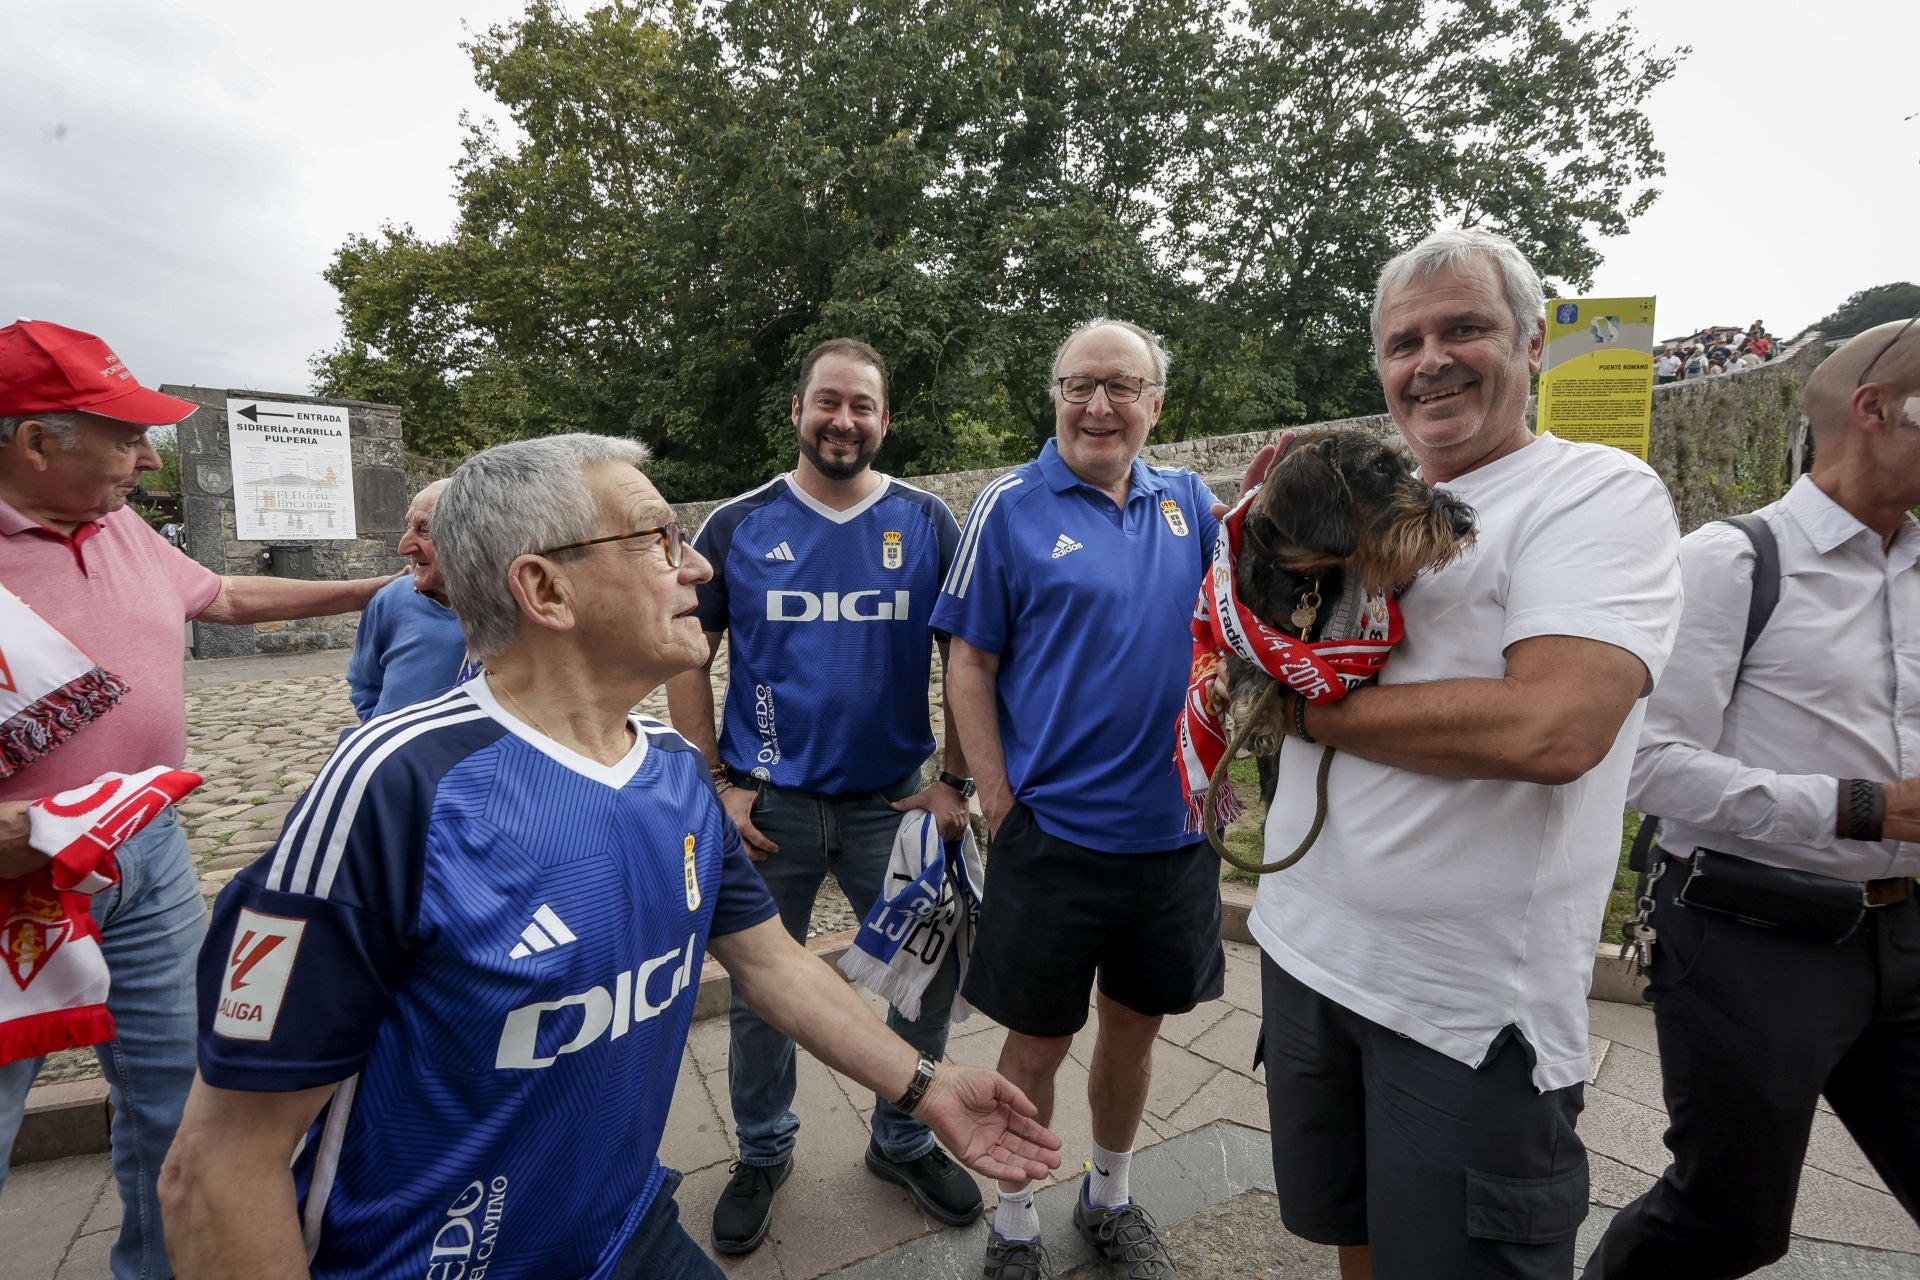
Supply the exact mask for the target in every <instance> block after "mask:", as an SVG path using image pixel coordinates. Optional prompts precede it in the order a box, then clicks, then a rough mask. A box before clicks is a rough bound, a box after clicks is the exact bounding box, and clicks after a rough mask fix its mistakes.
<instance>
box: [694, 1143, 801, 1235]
mask: <svg viewBox="0 0 1920 1280" xmlns="http://www.w3.org/2000/svg"><path fill="white" fill-rule="evenodd" d="M792 1172H793V1161H792V1160H784V1161H782V1162H781V1163H779V1164H736V1165H734V1166H733V1177H732V1178H730V1179H728V1181H727V1189H726V1190H725V1191H722V1192H721V1193H720V1199H719V1201H718V1202H717V1203H716V1204H715V1205H714V1206H713V1247H714V1248H716V1249H718V1250H719V1251H720V1252H721V1253H752V1252H753V1251H754V1250H755V1249H758V1248H759V1247H760V1242H761V1241H762V1240H765V1239H766V1238H767V1227H768V1226H769V1225H771V1224H772V1222H773V1193H774V1192H776V1191H778V1190H779V1189H780V1184H781V1183H783V1182H785V1181H786V1180H787V1175H788V1174H790V1173H792Z"/></svg>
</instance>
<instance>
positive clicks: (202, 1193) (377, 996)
mask: <svg viewBox="0 0 1920 1280" xmlns="http://www.w3.org/2000/svg"><path fill="white" fill-rule="evenodd" d="M645 457H646V453H645V450H644V449H642V448H641V446H639V445H638V444H636V443H634V442H632V441H626V440H609V439H605V438H602V437H597V436H582V435H562V436H549V437H547V438H545V439H540V440H527V441H521V442H519V443H516V444H510V445H502V446H500V447H499V448H496V449H490V450H487V451H486V452H484V453H481V454H479V455H477V456H476V457H474V458H471V459H469V460H468V461H467V462H466V463H465V464H464V465H463V466H462V467H461V468H460V470H459V472H458V473H456V474H455V476H454V478H453V482H452V484H451V485H450V486H449V487H448V489H447V491H446V493H445V495H444V496H443V497H442V498H441V499H440V505H439V508H438V510H437V511H436V513H435V515H434V533H435V538H436V541H437V542H438V544H439V545H438V547H437V550H438V552H439V555H440V561H441V565H442V569H443V572H444V574H445V577H446V581H447V587H448V590H449V593H450V595H451V598H452V600H453V604H454V608H455V610H456V612H457V613H458V614H459V616H460V622H461V626H462V628H463V629H464V631H465V633H466V636H467V639H468V642H469V644H470V645H471V647H472V649H473V651H474V652H475V653H476V654H478V655H479V656H480V657H481V658H482V659H484V660H485V662H486V672H485V674H484V675H481V676H479V677H477V678H475V679H473V680H471V681H468V682H467V683H465V684H463V685H460V686H459V687H457V688H455V689H453V690H451V691H450V692H448V693H446V694H443V695H442V696H440V697H438V698H434V699H430V700H428V701H426V702H423V703H419V704H416V705H414V706H412V707H408V708H406V709H404V710H401V711H397V712H394V713H393V714H391V715H386V716H379V717H376V718H375V719H373V720H372V721H371V722H369V723H368V724H367V725H365V726H364V727H362V728H361V729H359V730H357V731H356V732H354V733H352V734H350V735H348V736H347V737H346V738H345V739H344V740H343V741H342V743H341V745H340V747H339V749H338V750H337V751H336V752H335V753H334V755H333V757H332V759H330V760H329V761H328V762H327V764H326V766H325V767H324V768H323V769H322V771H321V773H320V776H319V777H318V778H317V779H316V780H315V782H314V785H313V786H312V788H310V789H309V790H308V792H307V794H306V796H305V797H304V798H303V799H302V800H301V802H300V804H299V806H298V807H297V808H296V809H295V810H294V812H293V814H292V815H291V816H289V818H288V820H287V825H286V829H285V830H284V831H283V832H282V833H281V836H280V840H279V842H278V843H277V844H276V845H275V847H274V849H273V851H272V853H270V854H268V855H267V856H265V857H263V858H262V859H261V860H260V861H259V862H257V863H255V864H254V865H253V866H251V867H249V868H247V869H246V870H245V871H243V872H242V873H241V874H240V875H239V876H238V877H236V878H235V880H234V881H233V883H232V884H231V885H229V886H228V887H227V889H226V890H225V892H223V893H222V894H221V896H220V900H219V902H218V904H217V905H216V907H215V909H214V916H213V923H212V925H211V927H210V929H209V931H208V940H207V945H206V948H205V949H204V950H203V951H202V953H201V960H200V1055H199V1056H200V1078H199V1079H198V1080H196V1081H195V1083H194V1086H193V1092H192V1094H191V1096H190V1097H189V1099H188V1101H187V1109H186V1116H185V1118H184V1119H183V1120H182V1122H181V1125H180V1133H179V1138H178V1139H177V1140H176V1142H175V1143H174V1146H173V1150H172V1153H171V1154H170V1155H169V1157H168V1161H167V1166H166V1170H165V1172H164V1174H163V1176H162V1180H161V1196H162V1199H163V1202H164V1204H165V1213H166V1217H167V1231H168V1240H167V1243H168V1245H169V1247H170V1250H171V1251H172V1254H173V1257H174V1260H175V1261H176V1262H177V1263H178V1265H179V1270H180V1273H181V1274H182V1275H187V1276H192V1277H194V1280H228V1278H234V1280H238V1278H239V1277H247V1278H249V1280H252V1278H253V1277H261V1276H274V1277H298V1276H306V1275H309V1274H311V1275H313V1276H317V1277H318V1276H325V1277H341V1278H343V1280H344V1278H346V1277H352V1278H353V1280H418V1278H419V1277H423V1276H424V1277H429V1280H479V1278H480V1277H483V1276H484V1277H485V1280H586V1278H589V1277H591V1278H592V1280H609V1278H611V1280H640V1278H641V1277H645V1278H646V1280H685V1278H687V1277H705V1278H707V1280H713V1278H715V1277H718V1276H719V1275H720V1274H721V1273H720V1271H719V1269H718V1268H717V1267H715V1266H714V1265H713V1263H712V1262H711V1261H709V1260H708V1259H707V1258H706V1256H705V1255H704V1254H702V1253H701V1251H700V1250H699V1248H698V1247H697V1246H696V1245H695V1244H694V1243H693V1241H692V1240H691V1239H690V1238H689V1237H688V1236H687V1234H686V1232H685V1231H683V1230H682V1229H681V1228H680V1226H679V1224H678V1222H677V1220H676V1211H675V1208H674V1203H673V1188H674V1185H675V1184H676V1182H677V1181H678V1175H677V1174H674V1173H673V1172H672V1171H671V1170H668V1169H667V1168H665V1167H664V1166H662V1165H661V1163H660V1161H659V1158H658V1155H657V1151H658V1147H659V1143H660V1137H661V1133H662V1131H663V1129H664V1126H665V1124H666V1118H667V1111H668V1107H669V1104H670V1103H671V1101H672V1097H673V1089H674V1081H675V1077H676V1074H677V1071H678V1067H679V1064H680V1057H681V1053H682V1051H683V1048H684V1046H685V1043H686V1037H687V1027H688V1023H689V1021H690V1020H691V1018H692V1013H693V1002H694V994H695V990H696V988H697V987H698V986H699V981H700V965H701V957H702V953H703V951H706V950H711V951H712V953H713V955H714V956H715V957H716V958H717V959H719V960H720V961H721V963H723V964H725V965H726V966H727V968H728V970H729V971H730V973H731V974H732V976H733V979H734V981H735V983H736V984H737V985H738V986H739V988H740V989H742V990H744V991H745V993H746V997H747V999H748V1000H750V1001H752V1002H753V1003H754V1005H755V1006H757V1007H758V1008H759V1009H760V1010H761V1011H762V1012H763V1013H764V1014H765V1015H766V1016H767V1017H768V1018H769V1019H770V1020H771V1021H772V1022H773V1023H774V1024H775V1025H777V1026H780V1027H782V1028H783V1029H785V1030H786V1031H787V1032H789V1033H790V1034H792V1035H793V1036H794V1037H795V1038H796V1039H797V1040H799V1041H800V1042H801V1043H802V1044H804V1045H806V1046H807V1047H808V1048H809V1049H810V1050H811V1051H812V1052H814V1053H816V1054H818V1055H819V1056H820V1057H821V1058H822V1059H823V1060H824V1061H826V1062H827V1063H828V1064H829V1065H830V1066H833V1067H834V1068H835V1069H837V1070H840V1071H842V1072H845V1073H846V1074H848V1075H850V1076H852V1077H853V1078H854V1079H856V1080H859V1081H861V1082H862V1083H864V1084H866V1085H867V1086H869V1087H870V1088H873V1089H875V1090H877V1091H879V1092H880V1093H881V1094H882V1095H883V1096H886V1097H897V1098H898V1099H899V1103H898V1105H899V1107H900V1109H901V1110H902V1111H903V1112H906V1113H910V1114H913V1115H916V1116H918V1117H919V1118H921V1119H922V1120H924V1121H925V1122H926V1123H928V1124H930V1125H931V1126H932V1127H933V1129H934V1131H935V1132H937V1133H938V1134H939V1135H940V1136H941V1138H942V1139H944V1140H945V1141H946V1142H947V1143H948V1144H949V1145H950V1146H951V1147H952V1148H953V1150H954V1151H956V1152H958V1153H960V1155H961V1157H962V1158H963V1159H965V1160H967V1161H968V1163H970V1164H971V1165H973V1167H975V1168H976V1169H979V1170H980V1171H981V1172H983V1173H985V1174H987V1175H988V1176H1007V1175H1008V1174H1013V1175H1015V1176H1024V1175H1026V1174H1044V1172H1045V1170H1046V1169H1047V1168H1048V1167H1049V1164H1055V1165H1057V1164H1058V1159H1057V1157H1055V1156H1054V1155H1053V1153H1052V1151H1051V1150H1048V1148H1049V1147H1051V1146H1056V1145H1057V1140H1055V1139H1053V1138H1052V1137H1051V1135H1049V1134H1047V1133H1046V1131H1045V1130H1044V1129H1042V1128H1041V1127H1040V1126H1039V1125H1038V1124H1037V1123H1036V1122H1035V1121H1033V1120H1032V1119H1031V1115H1032V1111H1033V1107H1032V1104H1031V1103H1028V1102H1027V1101H1026V1100H1025V1099H1024V1098H1022V1097H1021V1096H1020V1095H1019V1094H1018V1093H1017V1092H1016V1091H1015V1090H1013V1089H1012V1088H1011V1087H1010V1086H1009V1085H1007V1083H1006V1082H1005V1081H1004V1080H1002V1079H1000V1078H998V1077H996V1076H994V1075H993V1074H992V1073H990V1072H983V1071H978V1070H973V1069H969V1068H966V1067H963V1066H958V1065H956V1064H952V1063H943V1064H941V1065H940V1066H939V1067H938V1069H937V1070H936V1069H935V1068H934V1066H933V1064H931V1063H929V1062H927V1061H926V1060H925V1059H924V1058H923V1057H922V1056H921V1055H920V1054H919V1053H918V1052H917V1051H916V1050H915V1049H914V1048H912V1047H911V1046H909V1045H907V1044H905V1043H904V1042H902V1041H901V1040H900V1039H899V1038H898V1037H896V1036H894V1035H893V1034H891V1033H890V1032H888V1031H887V1030H886V1028H885V1027H883V1026H882V1025H881V1024H880V1022H879V1021H878V1020H877V1019H876V1018H874V1016H873V1014H872V1013H871V1011H869V1010H868V1009H867V1007H866V1005H865V1003H864V1002H863V1001H861V999H860V998H859V996H858V995H856V994H855V993H854V992H853V991H852V990H851V989H850V988H849V987H848V986H847V985H846V984H845V983H844V982H842V981H841V979H840V977H839V975H838V974H836V973H835V972H834V971H833V970H832V969H830V968H829V967H828V966H827V965H825V964H823V963H822V962H820V961H819V960H818V959H816V958H814V957H812V956H810V955H808V954H807V952H806V950H805V949H804V948H802V947H801V946H799V945H798V944H796V943H795V942H794V941H793V940H792V939H791V938H790V937H788V936H787V933H786V931H785V930H784V929H782V928H781V927H780V926H779V925H778V924H776V923H775V921H774V919H773V916H774V908H773V903H772V901H771V900H770V899H769V897H768V896H767V892H766V889H765V887H764V886H763V885H762V884H761V882H760V878H759V876H757V875H756V874H755V873H754V871H753V868H752V865H751V864H750V863H749V862H748V861H747V858H746V856H745V854H744V853H742V852H741V848H740V842H739V837H738V835H737V833H736V831H735V828H734V825H733V823H732V822H730V821H729V820H728V819H727V817H726V815H725V814H724V813H723V812H722V811H721V808H720V804H719V801H718V800H717V799H716V798H715V796H714V792H713V789H712V787H711V785H710V784H709V780H708V776H707V771H706V769H705V768H704V767H703V766H702V763H701V760H700V756H699V753H698V752H696V751H694V750H693V749H692V748H691V747H689V746H688V745H687V744H686V743H685V742H684V741H682V740H681V739H680V737H679V736H678V735H676V734H675V733H673V732H672V731H671V730H669V729H668V728H667V727H666V726H665V725H662V724H659V723H657V722H653V721H648V720H645V719H643V718H640V717H637V716H633V715H631V714H630V712H629V708H631V707H632V706H633V705H634V704H635V703H637V702H639V701H640V700H641V699H642V698H644V697H645V696H646V695H647V694H648V692H650V691H651V690H652V689H653V688H654V687H655V686H657V685H658V684H659V683H660V682H661V681H662V680H664V679H666V678H667V677H669V676H671V675H673V674H675V673H677V672H679V671H682V670H685V669H687V668H689V667H692V666H695V665H697V664H698V663H700V662H701V661H703V660H704V659H705V657H706V643H705V641H704V639H703V638H702V636H701V629H700V623H699V620H698V618H697V617H696V616H695V611H694V608H695V588H696V587H697V585H698V584H699V583H700V582H701V581H703V580H704V579H705V578H706V576H707V565H706V562H705V561H704V560H703V559H701V557H700V556H699V555H698V554H697V553H695V552H693V551H692V550H691V549H689V548H686V547H685V546H683V544H682V542H681V538H680V530H679V526H678V525H676V524H675V523H674V521H673V513H672V511H671V509H670V508H669V507H668V506H667V504H666V502H665V500H664V499H662V498H661V497H660V495H659V493H658V492H656V491H655V489H654V488H653V485H652V484H651V483H650V482H649V481H648V480H647V478H646V477H645V476H644V475H642V474H641V473H640V471H639V470H638V465H639V464H640V463H641V462H643V461H644V460H645Z"/></svg>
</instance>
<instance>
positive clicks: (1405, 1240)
mask: <svg viewBox="0 0 1920 1280" xmlns="http://www.w3.org/2000/svg"><path fill="white" fill-rule="evenodd" d="M1260 1005H1261V1011H1262V1019H1261V1030H1260V1035H1261V1042H1260V1052H1261V1055H1262V1056H1263V1057H1264V1058H1265V1059H1266V1064H1267V1116H1268V1118H1269V1119H1270V1120H1271V1121H1272V1125H1273V1181H1274V1189H1275V1191H1277V1192H1278V1193H1279V1198H1280V1220H1281V1221H1282V1222H1284V1223H1285V1224H1286V1226H1287V1230H1289V1231H1291V1232H1293V1234H1295V1235H1297V1236H1300V1237H1301V1238H1302V1239H1306V1240H1311V1241H1313V1242H1314V1243H1316V1244H1332V1245H1361V1244H1364V1245H1370V1246H1372V1252H1373V1274H1374V1275H1375V1276H1376V1277H1377V1278H1378V1280H1450V1278H1451V1277H1455V1276H1496V1275H1497V1276H1509V1277H1536V1276H1537V1277H1541V1278H1542V1280H1545V1277H1553V1280H1566V1277H1568V1276H1570V1275H1572V1274H1573V1245H1574V1235H1575V1233H1576V1232H1577V1231H1578V1230H1579V1227H1580V1223H1581V1221H1582V1220H1583V1219H1584V1218H1585V1217H1586V1216H1587V1149H1586V1147H1585V1146H1584V1145H1583V1144H1582V1143H1581V1141H1580V1139H1579V1137H1578V1136H1577V1135H1576V1134H1575V1133H1574V1122H1575V1120H1576V1119H1577V1118H1578V1117H1579V1115H1580V1108H1581V1106H1582V1105H1583V1102H1584V1099H1585V1090H1584V1087H1583V1086H1581V1085H1577V1084H1576V1085H1570V1086H1568V1087H1567V1088H1565V1089H1555V1090H1553V1091H1551V1092H1549V1093H1544V1094H1543V1093H1540V1092H1538V1091H1536V1090H1535V1089H1534V1087H1533V1080H1532V1071H1533V1054H1532V1052H1531V1051H1530V1050H1529V1049H1528V1047H1527V1043H1526V1041H1525V1039H1523V1038H1522V1037H1521V1035H1520V1033H1519V1032H1518V1031H1516V1030H1515V1029H1513V1028H1512V1027H1509V1028H1507V1029H1506V1030H1505V1031H1503V1032H1502V1033H1501V1034H1500V1036H1499V1038H1498V1039H1497V1040H1496V1041H1495V1042H1494V1046H1493V1049H1492V1050H1491V1051H1490V1052H1489V1053H1488V1055H1487V1060H1486V1061H1485V1062H1484V1063H1483V1064H1481V1066H1479V1067H1478V1068H1474V1067H1469V1066H1467V1065H1466V1064H1465V1063H1462V1062H1457V1061H1455V1060H1454V1059H1452V1058H1449V1057H1448V1056H1447V1055H1445V1054H1443V1053H1440V1052H1438V1051H1437V1050H1433V1049H1429V1048H1427V1047H1426V1046H1425V1045H1423V1044H1421V1043H1419V1042H1418V1041H1416V1040H1413V1039H1410V1038H1409V1037H1407V1036H1403V1035H1401V1034H1400V1033H1399V1032H1397V1031H1389V1030H1388V1029H1387V1028H1385V1027H1383V1026H1380V1025H1379V1024H1378V1023H1375V1022H1371V1021H1369V1020H1368V1019H1366V1018H1363V1017H1361V1016H1360V1015H1359V1014H1357V1013H1355V1012H1353V1011H1352V1010H1351V1009H1348V1008H1346V1007H1345V1006H1343V1005H1340V1004H1337V1003H1335V1002H1334V1001H1332V1000H1329V999H1327V998H1326V997H1325V996H1323V995H1321V994H1320V993H1319V992H1317V991H1314V990H1313V989H1312V988H1311V987H1308V986H1307V985H1306V984H1305V983H1303V982H1301V981H1300V980H1299V979H1297V978H1295V977H1293V976H1292V975H1291V974H1289V973H1288V972H1287V971H1286V970H1284V969H1282V968H1281V967H1280V966H1279V965H1277V964H1275V963H1274V962H1273V960H1272V959H1271V958H1270V957H1268V956H1265V955H1262V956H1261V957H1260Z"/></svg>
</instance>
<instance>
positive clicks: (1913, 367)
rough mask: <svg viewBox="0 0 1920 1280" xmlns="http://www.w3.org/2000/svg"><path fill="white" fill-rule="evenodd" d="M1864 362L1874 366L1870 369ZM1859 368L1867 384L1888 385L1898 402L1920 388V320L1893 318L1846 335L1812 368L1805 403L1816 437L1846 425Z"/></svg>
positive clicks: (1831, 434) (1832, 434)
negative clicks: (1844, 340)
mask: <svg viewBox="0 0 1920 1280" xmlns="http://www.w3.org/2000/svg"><path fill="white" fill-rule="evenodd" d="M1903 328H1905V332H1904V333H1903V332H1901V330H1902V329H1903ZM1896 334H1898V335H1899V341H1898V342H1894V335H1896ZM1890 342H1891V343H1893V345H1892V346H1891V347H1889V346H1888V345H1887V344H1888V343H1890ZM1882 352H1884V353H1885V354H1882ZM1876 357H1877V358H1876ZM1868 365H1872V366H1873V367H1872V370H1871V371H1870V372H1869V371H1868V368H1867V366H1868ZM1862 373H1867V376H1868V382H1869V385H1874V384H1878V385H1880V386H1883V387H1886V388H1887V389H1888V391H1889V393H1890V396H1891V398H1892V399H1893V400H1894V401H1895V402H1896V403H1897V402H1898V401H1900V400H1903V399H1905V398H1906V397H1907V396H1910V395H1913V394H1914V393H1915V392H1917V391H1920V324H1916V325H1911V326H1908V324H1907V322H1906V321H1905V320H1893V321H1889V322H1888V323H1886V324H1883V325H1878V326H1876V327H1874V328H1872V329H1869V330H1867V331H1866V332H1865V333H1862V334H1859V335H1857V336H1855V337H1853V338H1850V339H1848V340H1847V341H1846V342H1845V343H1844V344H1842V345H1841V347H1840V349H1839V350H1838V351H1835V352H1834V353H1833V354H1832V355H1830V356H1828V357H1827V358H1826V359H1825V360H1824V361H1822V362H1821V364H1820V367H1819V368H1818V369H1815V370H1814V371H1813V376H1812V377H1810V378H1808V379H1807V391H1806V398H1805V404H1806V411H1807V420H1808V421H1809V422H1810V423H1811V424H1812V425H1813V437H1814V440H1815V441H1816V442H1817V441H1821V440H1831V439H1833V438H1835V437H1836V436H1838V435H1839V433H1840V432H1841V431H1842V430H1844V429H1845V427H1846V425H1847V418H1848V416H1849V415H1850V413H1851V412H1852V406H1853V393H1854V391H1855V390H1856V389H1857V388H1858V387H1859V385H1860V375H1861V374H1862Z"/></svg>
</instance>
